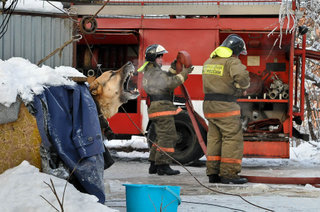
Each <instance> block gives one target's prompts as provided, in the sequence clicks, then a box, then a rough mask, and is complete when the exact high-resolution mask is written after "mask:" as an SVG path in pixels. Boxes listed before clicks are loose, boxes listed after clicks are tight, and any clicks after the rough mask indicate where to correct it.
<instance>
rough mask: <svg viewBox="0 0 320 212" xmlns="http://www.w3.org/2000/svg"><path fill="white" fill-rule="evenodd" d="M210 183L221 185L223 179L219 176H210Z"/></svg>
mask: <svg viewBox="0 0 320 212" xmlns="http://www.w3.org/2000/svg"><path fill="white" fill-rule="evenodd" d="M208 177H209V183H220V182H221V179H220V177H219V175H218V174H212V175H208Z"/></svg>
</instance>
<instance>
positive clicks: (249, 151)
mask: <svg viewBox="0 0 320 212" xmlns="http://www.w3.org/2000/svg"><path fill="white" fill-rule="evenodd" d="M289 154H290V151H289V141H266V140H262V141H246V140H245V141H244V144H243V156H244V157H246V158H289V156H290V155H289Z"/></svg>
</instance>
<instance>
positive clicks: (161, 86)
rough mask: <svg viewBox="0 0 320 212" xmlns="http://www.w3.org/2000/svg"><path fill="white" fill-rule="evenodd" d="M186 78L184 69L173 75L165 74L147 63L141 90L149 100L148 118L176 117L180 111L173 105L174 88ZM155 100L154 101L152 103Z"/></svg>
mask: <svg viewBox="0 0 320 212" xmlns="http://www.w3.org/2000/svg"><path fill="white" fill-rule="evenodd" d="M187 78H188V70H187V69H184V70H183V71H182V72H181V73H179V74H177V75H175V74H172V73H171V72H166V71H163V70H162V69H161V67H160V66H159V65H158V64H157V63H155V62H149V64H148V65H147V66H146V67H145V68H144V75H143V81H142V84H143V88H144V90H145V91H146V93H147V94H148V95H149V96H150V98H151V105H150V107H149V108H148V114H149V118H150V119H152V118H154V117H159V116H167V115H176V114H178V113H179V112H180V111H181V109H180V108H177V107H176V106H174V105H173V102H172V97H173V96H172V95H173V91H174V89H175V88H176V87H178V86H179V85H181V84H182V83H183V82H184V81H185V80H186V79H187ZM153 100H156V101H153Z"/></svg>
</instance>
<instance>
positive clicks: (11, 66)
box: [0, 57, 85, 107]
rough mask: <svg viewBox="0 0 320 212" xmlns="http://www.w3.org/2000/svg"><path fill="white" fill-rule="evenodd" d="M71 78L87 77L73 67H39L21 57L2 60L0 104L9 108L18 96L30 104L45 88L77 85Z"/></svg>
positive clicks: (0, 64)
mask: <svg viewBox="0 0 320 212" xmlns="http://www.w3.org/2000/svg"><path fill="white" fill-rule="evenodd" d="M71 76H73V77H85V76H84V75H83V74H82V73H80V72H79V71H77V70H76V69H75V68H72V67H66V66H60V67H57V68H55V69H53V68H51V67H49V66H45V65H43V66H42V67H38V66H37V65H35V64H33V63H31V62H30V61H29V60H26V59H23V58H21V57H13V58H10V59H8V60H5V61H2V60H0V103H1V104H3V105H5V106H7V107H9V106H10V105H11V104H12V103H14V102H15V101H16V98H17V95H19V96H20V97H21V99H22V100H23V101H24V102H25V103H28V102H30V101H32V100H33V96H34V95H38V94H41V93H42V92H43V90H44V87H45V86H59V85H75V82H73V81H72V80H69V79H68V77H71Z"/></svg>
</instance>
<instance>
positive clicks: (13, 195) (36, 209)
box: [0, 161, 116, 212]
mask: <svg viewBox="0 0 320 212" xmlns="http://www.w3.org/2000/svg"><path fill="white" fill-rule="evenodd" d="M50 180H52V181H53V184H54V188H55V189H56V191H57V194H58V196H59V198H60V200H62V194H63V190H64V187H65V184H66V181H65V180H63V179H59V178H57V177H54V176H51V175H47V174H44V173H40V172H39V169H37V168H36V167H34V166H31V165H30V164H29V163H28V162H26V161H24V162H22V163H21V164H20V165H19V166H17V167H15V168H12V169H9V170H7V171H5V172H4V173H3V174H1V175H0V188H1V189H0V200H1V201H0V211H1V212H22V211H23V212H46V211H55V210H54V209H53V208H52V207H51V206H50V205H49V203H47V202H46V201H45V200H44V199H42V198H41V196H43V197H44V198H45V199H46V200H48V202H50V203H51V204H52V205H54V206H55V207H56V208H57V209H58V210H59V211H61V209H60V207H59V204H58V201H57V199H56V198H55V196H54V194H53V192H51V190H50V188H49V187H48V186H47V185H46V184H45V183H48V184H51V183H50ZM97 201H98V198H97V197H95V196H93V195H89V194H84V193H80V192H79V191H78V190H77V189H76V188H75V187H74V186H73V185H71V184H69V183H68V185H67V188H66V191H65V198H64V204H63V206H64V207H63V208H64V211H67V212H79V211H92V212H93V211H106V212H112V211H116V210H114V209H111V208H109V207H107V206H105V205H102V204H100V203H97Z"/></svg>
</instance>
